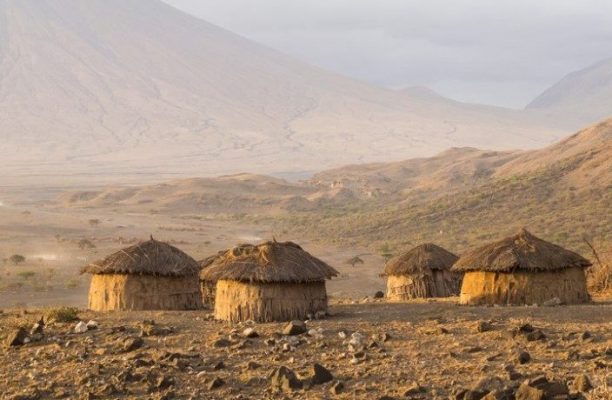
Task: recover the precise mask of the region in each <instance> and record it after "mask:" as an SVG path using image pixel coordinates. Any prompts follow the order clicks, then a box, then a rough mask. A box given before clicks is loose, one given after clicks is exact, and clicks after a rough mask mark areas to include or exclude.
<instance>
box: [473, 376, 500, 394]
mask: <svg viewBox="0 0 612 400" xmlns="http://www.w3.org/2000/svg"><path fill="white" fill-rule="evenodd" d="M503 388H504V381H503V380H502V379H501V378H499V377H497V376H491V377H486V378H482V379H481V380H479V381H478V382H477V383H476V384H475V385H474V386H473V387H472V391H474V392H484V393H489V392H492V391H494V390H501V389H503Z"/></svg>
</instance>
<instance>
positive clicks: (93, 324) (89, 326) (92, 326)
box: [85, 320, 98, 331]
mask: <svg viewBox="0 0 612 400" xmlns="http://www.w3.org/2000/svg"><path fill="white" fill-rule="evenodd" d="M85 326H86V327H87V330H90V331H91V330H94V329H98V321H93V320H91V321H89V322H87V324H86V325H85Z"/></svg>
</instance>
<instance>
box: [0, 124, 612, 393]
mask: <svg viewBox="0 0 612 400" xmlns="http://www.w3.org/2000/svg"><path fill="white" fill-rule="evenodd" d="M611 135H612V130H611V128H610V124H609V122H607V123H604V124H601V125H598V126H595V127H593V128H590V129H588V130H586V131H583V132H580V133H579V134H577V135H575V136H572V137H571V138H569V139H566V140H565V141H563V142H561V143H559V144H556V145H553V146H552V147H550V148H546V149H544V150H536V151H532V152H516V151H512V152H487V151H481V150H476V149H456V150H450V151H448V152H445V153H443V154H441V155H440V156H437V157H434V158H431V159H419V160H408V161H405V162H401V163H390V164H373V165H365V166H352V167H346V168H341V169H337V170H332V171H327V172H322V173H320V174H317V175H315V176H314V177H313V178H311V179H310V180H308V181H303V182H300V183H292V182H289V181H284V180H281V179H277V178H271V177H265V176H258V175H251V174H240V175H233V176H226V177H221V178H214V179H212V178H210V179H208V178H207V179H191V180H180V181H174V182H169V183H164V184H158V185H153V186H143V187H138V186H130V187H106V188H91V189H90V190H87V191H74V190H66V191H62V190H58V191H52V192H48V191H41V192H39V191H38V190H35V189H29V190H28V191H25V192H24V191H19V190H14V191H13V192H9V193H8V195H7V197H6V198H7V203H4V204H3V206H2V207H0V221H1V226H2V238H1V242H0V243H1V245H0V251H1V252H2V258H3V259H4V265H3V267H2V275H1V278H0V309H2V310H3V311H2V312H1V313H0V322H1V324H0V337H2V340H3V342H5V343H6V341H7V340H11V338H12V335H13V333H14V332H15V329H17V328H18V327H20V326H21V327H24V328H26V329H27V330H29V329H30V328H31V326H33V325H34V323H36V322H37V321H38V320H39V319H40V318H41V317H43V320H44V321H45V323H46V325H45V326H44V330H43V334H42V335H39V336H34V338H35V340H34V341H32V342H30V343H28V344H26V345H24V346H22V347H16V348H11V349H10V350H7V351H5V352H3V353H2V356H1V357H3V358H5V360H4V362H3V363H2V365H11V366H12V367H11V368H10V369H6V368H5V369H2V370H1V372H0V380H1V381H2V383H3V384H4V387H5V388H7V389H5V392H4V395H3V396H4V398H7V399H44V398H145V397H146V398H160V399H161V398H164V399H169V398H185V399H189V398H191V399H197V398H207V399H208V398H210V399H225V398H236V399H240V398H304V399H318V398H375V399H383V398H385V399H388V398H398V399H399V398H420V399H434V398H440V399H442V398H455V399H472V398H476V399H479V398H482V397H483V396H485V395H486V394H487V393H489V395H488V396H489V397H486V398H487V399H511V398H514V397H513V396H515V395H516V393H517V391H520V390H522V391H530V390H532V389H533V388H536V389H533V390H542V393H556V394H557V395H558V396H560V397H554V396H553V395H550V394H547V395H546V396H547V397H545V398H585V397H580V396H586V398H590V399H609V398H610V393H611V391H610V387H612V381H611V379H610V373H609V370H610V362H611V359H612V355H611V353H610V351H611V349H612V337H611V332H612V322H611V321H612V304H611V303H610V302H611V301H612V294H611V292H610V291H609V286H607V287H608V290H603V291H602V290H600V289H602V287H601V285H602V282H609V279H610V278H609V277H610V270H609V267H608V269H606V270H604V271H603V274H605V276H606V277H607V278H606V277H604V278H602V276H604V275H602V271H601V267H600V265H598V264H597V263H595V266H594V267H593V268H592V271H598V273H599V274H600V275H599V277H598V278H595V277H594V273H593V272H591V277H592V278H591V282H592V280H593V279H598V282H599V283H598V284H599V285H600V286H599V287H596V285H594V284H592V285H591V287H592V290H593V300H594V302H593V303H592V304H588V305H577V306H565V305H561V306H552V307H546V306H542V305H540V306H524V307H473V306H458V305H457V304H456V303H457V298H456V297H450V298H448V299H430V300H424V299H422V300H413V301H409V302H402V303H387V302H385V300H384V299H383V300H381V299H375V298H374V297H375V296H374V295H375V293H376V292H378V291H384V289H385V280H384V278H383V277H381V276H379V274H380V273H381V272H382V269H383V267H384V263H385V259H386V257H389V256H390V255H392V254H396V253H397V252H399V251H402V250H405V249H407V248H409V247H411V245H412V244H413V243H417V242H419V241H422V240H431V238H434V240H435V241H436V242H438V243H441V244H444V245H445V246H449V248H451V249H453V250H454V251H457V253H459V254H461V253H462V252H463V251H464V250H466V249H468V248H470V247H474V246H476V245H478V244H481V243H484V242H486V241H487V240H489V239H491V238H495V237H499V236H501V235H502V232H503V233H507V232H511V230H512V228H513V227H515V226H519V227H520V226H529V227H530V228H532V229H533V230H535V231H536V232H538V233H541V234H544V235H548V236H550V237H552V238H554V239H555V240H557V241H558V242H559V243H561V244H563V245H564V246H567V247H568V248H571V249H575V250H578V251H580V252H581V253H582V254H584V255H585V256H587V257H588V258H591V259H593V254H592V252H591V250H590V248H589V247H588V246H587V244H586V243H587V242H586V241H584V240H585V239H586V240H587V241H588V242H589V243H592V244H594V245H595V247H596V250H597V251H598V256H600V257H601V261H602V262H603V263H604V264H605V265H610V264H609V262H610V261H609V260H610V245H609V243H610V236H609V235H610V230H609V226H610V223H611V221H610V215H611V213H610V212H609V211H610V182H611V180H610V179H609V178H610V176H609V172H610V170H611V169H610V168H609V163H610V157H609V155H610V154H611V153H610V147H609V146H610V143H612V141H611V140H610V137H611ZM571 187H574V188H575V189H571ZM466 188H468V189H466ZM24 193H27V195H24ZM504 193H511V195H510V196H507V195H504ZM483 194H486V196H484V195H483ZM483 197H486V198H484V200H483ZM505 197H506V198H505ZM544 197H546V199H544ZM450 198H452V199H453V200H452V201H450V200H448V199H450ZM473 198H475V199H478V200H477V201H474V200H469V199H473ZM485 200H486V202H487V203H488V204H487V207H485V208H483V207H482V206H481V204H482V203H481V202H482V201H485ZM449 201H450V202H449ZM471 201H472V202H473V203H472V202H471ZM440 204H442V205H440ZM489 204H491V205H489ZM569 204H573V206H572V207H569V206H568V205H569ZM453 207H455V208H453ZM560 209H563V210H565V212H564V213H562V214H559V210H560ZM405 210H410V212H412V213H414V214H412V215H413V217H411V218H408V219H405V218H404V219H402V218H400V217H397V215H400V214H401V213H404V212H406V211H405ZM510 211H512V212H513V213H514V214H515V216H514V217H513V216H512V215H508V216H504V215H503V214H504V213H506V212H510ZM436 213H439V214H436ZM451 213H453V214H454V215H456V218H451V216H450V214H451ZM569 213H571V214H569ZM488 215H491V216H488ZM395 218H397V219H398V221H397V222H396V223H391V222H390V221H391V220H393V219H395ZM504 218H509V219H511V220H512V221H511V222H510V220H508V222H503V221H504ZM547 218H554V222H551V220H550V219H549V220H548V221H547V222H546V223H544V221H546V219H547ZM492 220H495V221H497V223H499V224H500V225H499V226H498V225H495V224H494V225H491V224H489V223H488V222H487V221H492ZM386 221H388V222H386ZM461 221H464V222H461ZM441 224H443V225H441ZM570 225H571V226H573V228H570ZM460 232H461V233H462V234H459V233H460ZM149 235H153V236H154V237H155V238H156V239H160V240H164V241H168V242H169V243H171V244H173V245H175V246H177V247H179V248H181V249H182V250H184V251H186V252H187V253H188V254H190V255H192V256H193V257H194V258H196V259H202V258H205V257H207V256H209V255H211V254H214V253H215V252H216V251H218V250H219V249H223V248H228V247H230V246H232V245H234V244H236V243H243V242H253V243H254V242H258V241H261V240H267V239H270V238H272V237H278V238H279V239H283V240H284V239H292V240H295V241H299V242H300V244H301V245H302V246H303V247H304V248H306V249H307V250H308V251H310V252H311V253H313V254H315V255H316V256H317V257H320V258H321V259H324V260H325V261H326V262H328V263H330V264H331V265H333V266H334V267H335V268H337V269H338V270H339V272H340V275H339V276H338V277H337V278H334V279H332V280H331V281H329V282H328V283H327V289H328V294H329V296H330V302H331V306H330V310H329V313H330V315H329V316H328V317H326V318H325V319H322V320H315V321H310V322H308V323H307V327H308V332H307V333H305V334H302V335H298V336H286V335H282V333H281V332H282V330H283V328H284V325H285V324H283V323H267V324H255V325H252V324H248V323H246V324H245V323H240V324H228V323H224V322H219V321H214V320H213V319H212V316H211V312H212V310H210V309H208V310H203V311H194V312H170V311H166V312H164V311H152V312H110V313H95V312H91V311H86V308H87V290H88V285H89V276H83V275H80V274H79V272H78V271H79V269H80V267H82V266H83V265H85V264H86V263H88V262H90V261H92V260H94V259H98V258H101V257H103V256H105V255H106V254H109V253H111V252H113V251H116V250H118V249H120V248H121V247H125V246H128V245H131V244H134V243H137V242H138V241H140V240H143V239H145V238H147V237H148V236H149ZM298 239H299V240H298ZM14 255H22V256H23V257H24V260H22V261H19V260H16V259H15V258H14ZM355 256H358V257H359V258H360V259H361V260H362V261H363V263H357V264H356V265H354V266H352V265H351V264H350V262H349V260H350V259H351V258H353V257H355ZM60 306H67V307H76V309H75V312H76V314H77V315H73V316H71V318H74V320H71V321H69V322H58V321H53V315H54V314H57V312H58V311H57V310H58V309H57V307H60ZM77 309H78V310H80V311H76V310H77ZM54 310H55V311H54ZM65 312H67V311H65ZM68 314H70V312H68ZM79 319H80V320H82V321H84V322H89V321H95V323H96V325H97V327H96V329H93V330H89V331H87V332H86V333H79V334H77V333H75V332H74V329H75V325H76V323H77V321H78V320H79ZM147 321H149V322H147ZM150 321H154V325H152V323H151V322H150ZM530 326H531V327H532V328H533V329H531V328H530ZM250 327H251V328H253V329H254V330H255V331H256V332H257V334H258V336H257V337H245V335H244V331H245V329H247V328H250ZM534 332H535V333H534ZM353 334H354V336H353ZM354 338H357V339H356V340H355V342H354V344H349V342H351V340H352V339H354ZM525 353H528V354H529V361H524V360H522V358H521V357H526V356H525V355H524V354H525ZM315 364H320V365H322V366H323V367H324V368H325V369H326V370H327V371H329V372H330V373H331V377H328V375H326V373H322V372H321V370H317V373H316V374H315V372H314V371H315V370H314V368H315V367H314V365H315ZM390 366H393V368H392V369H390ZM281 367H286V368H288V369H289V370H291V371H292V372H293V373H295V374H296V378H294V379H293V380H291V379H289V378H286V377H285V378H281V377H279V376H277V375H278V369H279V368H281ZM72 369H75V370H79V371H81V372H80V373H79V374H78V375H72V374H66V371H68V370H72ZM15 371H17V373H15ZM283 371H284V372H283V373H286V371H285V370H284V369H283ZM275 373H276V375H275ZM320 374H323V375H322V376H324V377H325V379H323V378H320V377H318V376H319V375H320ZM313 375H316V376H317V377H318V378H317V379H323V381H325V382H324V383H321V384H315V383H313ZM275 376H276V377H275ZM283 376H284V375H283ZM290 376H292V375H290ZM327 380H329V381H327ZM285 381H287V382H291V383H287V382H285ZM315 381H316V380H315ZM283 382H285V383H283ZM296 382H297V383H296ZM287 385H289V386H291V387H288V386H287ZM293 386H295V387H293ZM529 388H531V389H529ZM538 388H539V389H538ZM580 393H581V394H580ZM385 396H387V397H385ZM516 396H518V395H516ZM524 396H528V395H527V394H525V395H524ZM529 396H536V397H516V398H524V399H531V398H539V397H537V393H536V394H535V395H534V394H533V393H532V394H530V395H529ZM568 396H569V397H568ZM572 396H573V397H572Z"/></svg>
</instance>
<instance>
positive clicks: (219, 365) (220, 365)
mask: <svg viewBox="0 0 612 400" xmlns="http://www.w3.org/2000/svg"><path fill="white" fill-rule="evenodd" d="M224 368H225V363H224V362H223V361H219V362H218V363H216V364H215V365H214V366H213V369H214V370H215V371H218V370H220V369H224Z"/></svg>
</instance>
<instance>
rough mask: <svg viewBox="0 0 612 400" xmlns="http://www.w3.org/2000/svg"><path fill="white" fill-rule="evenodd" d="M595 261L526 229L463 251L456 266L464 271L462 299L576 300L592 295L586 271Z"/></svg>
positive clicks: (481, 301)
mask: <svg viewBox="0 0 612 400" xmlns="http://www.w3.org/2000/svg"><path fill="white" fill-rule="evenodd" d="M590 265H591V263H590V262H589V261H588V260H586V259H585V258H583V257H581V256H580V255H578V254H576V253H574V252H572V251H569V250H566V249H564V248H562V247H560V246H557V245H554V244H552V243H549V242H546V241H544V240H542V239H540V238H537V237H535V236H534V235H532V234H531V233H529V232H527V230H525V229H523V230H521V231H520V232H519V233H518V234H517V235H515V236H511V237H508V238H506V239H503V240H500V241H498V242H494V243H491V244H488V245H486V246H483V247H480V248H478V249H476V250H473V251H470V252H468V253H466V254H464V255H463V256H462V257H461V258H460V259H459V260H458V261H457V262H456V263H455V265H454V266H453V268H452V270H453V271H457V272H464V273H465V275H464V277H463V284H462V286H461V296H460V299H459V302H460V303H461V304H514V305H519V304H542V303H545V302H547V301H550V300H555V301H560V302H561V303H564V304H572V303H585V302H588V301H590V297H589V293H588V291H587V286H586V277H585V271H584V270H585V268H587V267H589V266H590ZM556 299H558V300H556Z"/></svg>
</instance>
